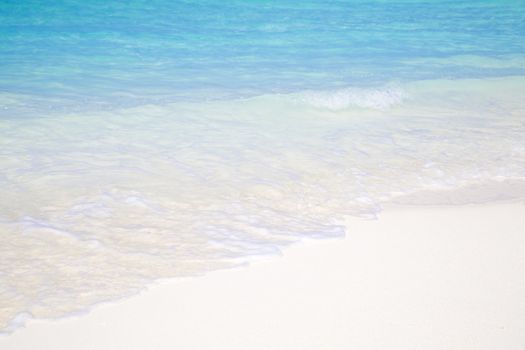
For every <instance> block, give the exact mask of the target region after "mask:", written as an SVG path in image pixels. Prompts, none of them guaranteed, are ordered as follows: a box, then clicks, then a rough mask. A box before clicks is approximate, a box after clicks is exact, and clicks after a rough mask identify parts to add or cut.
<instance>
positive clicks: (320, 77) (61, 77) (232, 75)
mask: <svg viewBox="0 0 525 350" xmlns="http://www.w3.org/2000/svg"><path fill="white" fill-rule="evenodd" d="M524 11H525V5H524V4H523V2H522V1H301V2H297V1H228V2H223V1H163V0H160V1H159V0H156V1H131V2H129V3H126V4H122V3H120V2H116V1H89V2H88V3H86V2H84V1H63V0H61V1H52V2H51V1H2V3H1V4H0V38H1V40H0V57H1V60H2V61H1V63H2V64H1V65H0V77H1V80H0V91H2V92H8V93H15V94H23V95H26V94H27V95H30V96H34V95H36V96H38V97H41V98H43V99H44V101H42V102H41V103H40V104H38V105H37V106H36V107H37V108H45V107H55V108H62V107H64V103H66V102H67V103H69V104H68V106H70V108H78V107H79V106H80V105H82V106H84V107H87V106H86V104H87V105H88V106H89V105H91V104H94V105H99V104H104V105H110V106H114V105H118V106H120V107H123V106H129V105H137V104H144V103H146V102H147V103H165V102H167V101H176V100H180V99H199V98H203V97H204V98H222V97H238V96H253V95H258V94H263V93H283V92H294V91H299V90H305V89H326V88H336V87H346V86H348V85H351V86H377V85H380V84H383V83H385V82H390V81H392V80H394V81H412V80H421V79H436V78H439V79H442V78H452V79H457V78H474V77H476V78H483V77H492V76H505V75H516V74H523V73H524V67H523V65H522V64H521V62H520V64H516V63H514V61H513V59H515V58H519V59H521V57H522V54H523V52H524V51H525V40H523V39H524V37H525V23H524V20H523V13H524ZM462 56H471V58H473V60H468V59H467V60H460V61H450V60H449V59H450V58H452V57H462ZM476 59H482V60H495V61H496V63H494V64H483V62H477V61H476ZM46 97H52V98H57V99H60V101H53V103H49V101H46V100H45V99H46ZM62 100H64V101H62ZM27 103H30V102H27ZM33 103H34V102H33Z"/></svg>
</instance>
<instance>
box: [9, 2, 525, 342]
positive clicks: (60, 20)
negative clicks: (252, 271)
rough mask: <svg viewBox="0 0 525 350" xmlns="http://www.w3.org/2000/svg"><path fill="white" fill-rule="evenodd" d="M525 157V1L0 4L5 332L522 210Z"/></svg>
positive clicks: (524, 189)
mask: <svg viewBox="0 0 525 350" xmlns="http://www.w3.org/2000/svg"><path fill="white" fill-rule="evenodd" d="M524 140H525V2H524V1H510V0H509V1H505V0H499V1H417V0H412V1H409V0H407V1H386V0H384V1H378V0H376V1H287V0H283V1H255V0H254V1H167V0H162V1H161V0H148V1H128V2H117V1H98V0H93V1H77V0H69V1H65V0H56V1H36V0H35V1H29V0H17V1H11V0H0V232H1V234H0V333H9V332H12V331H13V330H15V329H17V328H19V327H21V326H23V325H24V323H25V322H26V321H27V320H28V319H31V318H59V317H63V316H65V315H70V314H72V313H75V312H82V311H85V310H87V309H89V308H90V307H92V306H93V305H95V304H98V303H100V302H104V301H111V300H118V299H120V298H122V297H125V296H129V295H133V294H136V293H137V292H138V291H140V290H141V289H143V288H145V287H146V286H148V285H149V284H151V283H153V282H155V281H157V280H159V279H163V278H174V277H179V276H194V275H201V274H203V273H206V272H209V271H212V270H216V269H221V268H227V267H232V266H238V265H241V264H245V263H247V262H249V261H250V260H251V259H253V258H254V257H256V256H261V255H262V256H269V255H277V254H279V253H280V251H281V249H282V248H283V247H285V246H287V245H289V244H292V243H294V242H297V241H300V240H302V239H307V238H315V239H320V238H337V237H339V238H341V237H344V235H345V233H346V232H347V231H349V230H352V227H346V225H345V219H346V218H347V217H348V216H354V217H359V218H362V219H375V218H377V217H378V216H380V214H381V212H382V210H383V208H384V207H385V206H386V205H388V204H390V205H391V204H392V203H409V204H412V205H418V204H447V205H460V204H466V203H480V202H488V201H492V200H500V199H511V198H523V197H525V141H524ZM210 292H212V291H210Z"/></svg>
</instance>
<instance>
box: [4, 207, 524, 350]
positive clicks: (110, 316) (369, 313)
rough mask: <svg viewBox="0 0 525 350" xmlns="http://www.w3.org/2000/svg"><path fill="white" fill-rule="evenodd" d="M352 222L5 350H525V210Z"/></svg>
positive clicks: (22, 338)
mask: <svg viewBox="0 0 525 350" xmlns="http://www.w3.org/2000/svg"><path fill="white" fill-rule="evenodd" d="M348 224H349V230H348V231H349V233H348V235H347V238H346V239H345V240H332V241H321V242H319V241H315V242H306V243H305V244H301V245H299V246H297V247H293V248H290V249H288V250H286V251H285V255H284V257H283V258H275V259H269V260H267V261H262V262H256V263H254V264H252V266H250V267H248V268H244V269H236V270H227V271H219V272H215V273H211V274H209V275H207V276H205V277H197V278H188V279H181V280H176V281H172V282H169V283H164V284H161V285H157V286H154V287H152V288H150V290H148V291H147V292H144V293H143V294H141V295H140V296H137V297H134V298H130V299H128V300H125V301H123V302H120V303H116V304H111V305H105V306H101V307H98V308H96V309H95V310H94V311H93V312H91V313H90V314H89V315H87V316H82V317H76V318H69V319H63V320H59V321H30V322H29V323H28V326H27V327H26V328H25V329H22V330H19V331H17V332H16V333H14V334H12V335H10V336H7V337H0V349H3V350H10V349H54V350H62V349H63V350H66V349H68V350H72V349H75V350H81V349H126V350H131V349H243V350H255V349H270V350H273V349H288V350H289V349H293V350H295V349H316V350H318V349H330V350H332V349H345V350H348V349H403V350H406V349H426V350H428V349H447V350H449V349H458V350H459V349H461V350H468V349H491V350H492V349H499V350H503V349H525V205H523V204H519V203H501V204H490V205H481V206H463V207H442V208H436V207H428V208H397V209H389V210H386V211H385V212H384V213H383V214H382V215H381V217H380V219H379V220H377V221H361V220H349V222H348Z"/></svg>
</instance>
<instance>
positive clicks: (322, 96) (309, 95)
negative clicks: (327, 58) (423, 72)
mask: <svg viewBox="0 0 525 350" xmlns="http://www.w3.org/2000/svg"><path fill="white" fill-rule="evenodd" d="M406 97H407V93H406V91H404V90H403V89H402V88H401V87H399V86H386V87H383V88H368V89H366V88H352V87H349V88H344V89H338V90H330V91H307V92H304V93H301V94H298V96H297V97H296V98H297V100H299V101H301V102H303V103H307V104H310V105H312V106H315V107H318V108H328V109H331V110H341V109H347V108H352V107H362V108H373V109H386V108H389V107H391V106H394V105H398V104H400V103H402V102H403V100H404V99H405V98H406Z"/></svg>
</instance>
